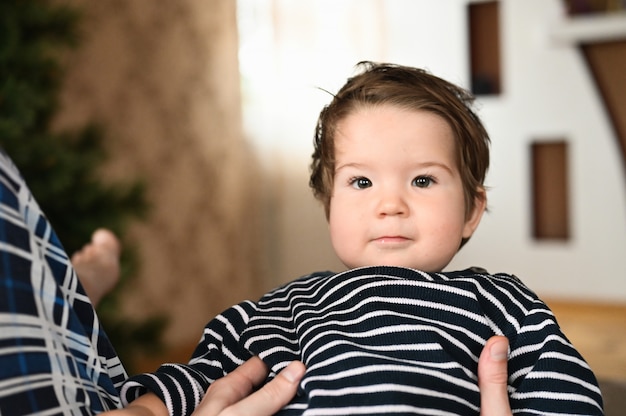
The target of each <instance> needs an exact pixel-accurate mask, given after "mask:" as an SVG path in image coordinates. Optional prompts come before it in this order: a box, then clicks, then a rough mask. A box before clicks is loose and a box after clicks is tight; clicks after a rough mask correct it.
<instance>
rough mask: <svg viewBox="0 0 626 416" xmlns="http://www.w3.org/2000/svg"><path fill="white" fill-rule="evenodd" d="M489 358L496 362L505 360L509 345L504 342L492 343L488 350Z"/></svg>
mask: <svg viewBox="0 0 626 416" xmlns="http://www.w3.org/2000/svg"><path fill="white" fill-rule="evenodd" d="M489 354H490V355H491V358H492V359H494V360H496V361H501V360H506V359H507V358H508V355H509V345H508V342H506V340H500V341H497V342H494V343H493V345H492V346H491V349H490V350H489Z"/></svg>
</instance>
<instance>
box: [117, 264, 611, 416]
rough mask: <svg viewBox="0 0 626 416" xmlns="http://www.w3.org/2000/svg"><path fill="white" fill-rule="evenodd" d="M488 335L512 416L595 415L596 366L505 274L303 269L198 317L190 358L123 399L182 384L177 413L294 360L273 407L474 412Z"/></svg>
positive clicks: (327, 411)
mask: <svg viewBox="0 0 626 416" xmlns="http://www.w3.org/2000/svg"><path fill="white" fill-rule="evenodd" d="M494 334H498V335H505V336H507V337H508V338H509V341H510V347H511V353H510V360H509V392H510V397H511V406H512V408H513V412H514V414H569V415H571V414H585V415H596V414H602V404H601V403H602V399H601V395H600V390H599V388H598V385H597V382H596V380H595V377H594V375H593V373H592V372H591V370H590V369H589V366H588V365H587V364H586V362H585V361H584V360H583V359H582V357H581V356H580V355H579V354H578V352H577V351H576V350H575V349H574V348H573V346H572V345H571V344H570V342H569V341H568V340H567V338H566V337H565V336H564V335H563V334H562V333H561V331H560V329H559V327H558V325H557V323H556V320H555V318H554V315H553V314H552V312H551V311H550V310H549V309H548V307H547V306H546V305H545V304H544V303H543V302H542V301H541V300H539V299H538V298H537V296H536V295H535V294H534V293H533V292H532V291H530V290H529V289H528V288H527V287H526V286H524V285H523V284H522V283H521V282H520V281H519V279H517V278H516V277H514V276H510V275H505V274H497V275H488V274H481V273H478V272H475V271H473V270H466V271H461V272H452V273H438V274H428V273H423V272H419V271H416V270H410V269H404V268H396V267H371V268H362V269H355V270H350V271H347V272H344V273H339V274H333V273H330V272H325V273H316V274H312V275H309V276H305V277H303V278H300V279H298V280H296V281H293V282H291V283H289V284H287V285H285V286H283V287H281V288H278V289H276V290H274V291H272V292H270V293H269V294H267V295H266V296H264V297H263V298H262V299H261V300H260V301H259V302H257V303H252V302H244V303H242V304H240V305H237V306H235V307H233V308H231V309H229V310H227V311H226V312H224V313H223V314H222V315H220V316H219V317H218V318H216V319H215V320H213V321H211V322H210V323H209V324H208V325H207V327H206V328H205V330H204V334H203V338H202V340H201V342H200V344H199V345H198V348H197V350H196V352H195V353H194V357H193V359H192V360H191V362H190V363H189V365H186V366H183V365H168V366H166V367H163V368H162V369H161V370H159V371H158V372H157V373H156V374H154V375H151V376H147V375H142V376H138V377H135V378H133V379H132V381H131V382H129V383H127V384H126V385H125V387H124V389H123V391H122V395H123V397H124V396H126V395H128V396H132V395H134V393H133V392H135V393H136V392H137V391H141V389H139V388H138V386H140V385H143V386H145V387H147V388H149V389H150V390H153V391H156V392H157V393H158V394H161V395H162V396H163V397H164V396H165V394H164V393H165V392H163V390H162V389H163V388H165V389H167V390H168V391H169V394H170V395H172V394H174V393H175V392H176V391H184V392H188V393H185V395H183V396H186V397H185V398H179V399H176V400H174V399H170V400H169V402H170V403H174V406H173V407H172V408H170V411H171V412H172V414H186V413H188V412H189V411H190V409H193V407H195V405H196V404H197V403H198V401H199V400H200V396H199V395H198V391H200V392H201V391H204V390H205V389H206V388H207V387H208V386H209V385H210V383H211V382H212V381H213V380H215V379H216V378H219V377H221V376H222V375H224V374H226V373H228V372H230V371H232V370H233V369H234V368H236V367H237V366H238V365H239V364H241V363H242V362H243V361H244V360H246V359H247V358H249V357H250V356H251V355H258V356H260V357H261V358H262V359H263V360H264V361H265V362H266V363H267V364H268V365H269V367H270V368H271V369H272V371H273V375H275V374H276V373H278V372H279V371H280V370H281V369H282V368H284V367H285V366H286V365H287V364H288V363H289V362H290V361H292V360H296V359H298V360H302V361H304V362H305V364H306V366H307V374H306V376H305V377H304V379H303V380H302V382H301V391H300V393H299V394H298V396H297V397H296V398H295V399H294V401H293V402H292V403H291V404H290V405H288V406H287V407H286V408H285V409H283V411H282V412H281V414H285V415H287V414H289V415H291V414H293V415H296V414H304V415H356V414H429V415H469V414H478V413H479V411H480V394H479V391H478V387H477V362H478V357H479V355H480V352H481V350H482V348H483V346H484V344H485V342H486V341H487V339H489V338H490V337H491V336H492V335H494ZM155 379H158V380H159V383H158V385H157V383H155V382H154V381H153V380H155ZM161 383H162V384H164V385H165V387H162V386H161ZM159 392H162V393H159ZM182 409H185V411H182ZM181 411H182V413H180V412H181Z"/></svg>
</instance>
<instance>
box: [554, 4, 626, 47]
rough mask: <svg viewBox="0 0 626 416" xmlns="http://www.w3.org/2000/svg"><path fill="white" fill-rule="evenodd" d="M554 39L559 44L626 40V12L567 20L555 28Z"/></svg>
mask: <svg viewBox="0 0 626 416" xmlns="http://www.w3.org/2000/svg"><path fill="white" fill-rule="evenodd" d="M551 35H552V39H553V40H554V41H556V42H559V43H567V44H572V43H592V42H606V41H612V40H624V39H626V12H615V13H606V14H594V15H586V16H576V17H570V18H567V19H565V20H563V21H561V22H559V23H558V24H556V25H555V26H554V28H553V29H552V31H551Z"/></svg>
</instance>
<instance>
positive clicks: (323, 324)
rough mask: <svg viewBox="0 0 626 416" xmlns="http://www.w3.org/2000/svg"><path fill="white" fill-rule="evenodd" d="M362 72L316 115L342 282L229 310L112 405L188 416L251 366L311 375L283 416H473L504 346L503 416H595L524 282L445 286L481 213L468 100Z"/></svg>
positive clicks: (440, 84)
mask: <svg viewBox="0 0 626 416" xmlns="http://www.w3.org/2000/svg"><path fill="white" fill-rule="evenodd" d="M359 68H360V69H361V72H359V73H358V74H357V75H355V76H354V77H352V78H350V79H349V80H348V82H347V83H346V84H345V85H344V86H343V87H342V88H341V89H340V90H339V92H338V93H337V95H335V96H334V97H333V99H332V101H331V103H330V104H329V105H328V106H326V107H325V108H324V109H323V110H322V112H321V114H320V117H319V120H318V124H317V128H316V132H315V150H314V153H313V161H312V165H311V180H310V184H311V187H312V188H313V192H314V194H315V196H316V197H317V198H318V199H319V200H320V201H321V202H322V203H323V205H324V209H325V212H326V217H327V219H328V224H329V230H330V237H331V242H332V245H333V248H334V250H335V252H336V254H337V256H338V257H339V258H340V259H341V261H342V262H343V263H344V264H345V265H346V266H347V268H348V270H347V271H345V272H341V273H333V272H317V273H313V274H310V275H307V276H304V277H301V278H299V279H296V280H294V281H292V282H290V283H288V284H286V285H284V286H282V287H280V288H277V289H275V290H273V291H271V292H269V293H268V294H266V295H265V296H263V297H262V298H261V299H260V300H259V301H258V302H250V301H246V302H242V303H241V304H239V305H236V306H233V307H231V308H229V309H228V310H226V311H225V312H223V313H222V314H220V315H219V316H218V317H216V318H215V319H213V320H212V321H210V322H209V323H208V324H207V326H206V327H205V328H204V331H203V334H202V338H201V340H200V343H199V345H198V346H197V349H196V350H195V352H194V354H193V357H192V359H191V361H190V362H189V363H188V364H187V365H177V364H165V365H163V366H162V367H160V368H159V369H158V370H157V371H156V372H155V373H153V374H143V375H138V376H135V377H131V379H130V380H128V381H126V383H125V384H124V385H123V386H122V390H121V395H122V401H124V402H125V403H128V402H130V401H133V400H135V399H136V398H137V397H139V396H142V395H144V394H146V393H147V392H150V394H147V395H146V396H144V397H149V398H150V399H149V400H153V399H154V398H155V396H158V398H160V400H161V402H162V404H159V406H163V405H164V406H165V407H166V408H167V410H168V411H169V412H170V414H184V415H186V414H190V413H191V412H192V411H193V410H194V409H195V408H196V407H197V406H198V405H199V403H200V401H201V400H202V396H203V394H204V392H205V391H206V390H207V388H208V387H209V386H210V385H211V384H212V383H213V382H214V381H215V380H217V379H219V378H221V377H223V376H224V375H225V374H228V373H231V372H232V371H234V370H235V369H236V368H237V367H238V366H239V365H241V364H242V363H243V362H244V361H246V360H248V359H249V358H250V357H252V356H258V357H260V358H261V359H262V360H263V361H264V362H265V363H266V364H267V365H268V367H269V368H270V369H271V371H272V373H271V374H270V379H271V378H273V377H275V376H276V374H278V373H279V372H280V371H281V370H282V369H283V368H285V367H286V366H287V364H288V363H290V362H292V361H294V360H299V361H302V362H304V364H305V365H306V368H307V370H306V374H305V375H304V377H303V378H302V381H301V383H300V392H299V394H298V395H297V396H296V397H295V398H294V399H293V400H292V401H291V403H289V404H288V405H287V406H285V407H284V408H283V410H282V411H281V413H280V414H285V415H296V414H298V415H299V414H306V415H340V414H342V415H346V414H350V415H352V414H396V415H397V414H437V415H442V414H462V415H470V414H479V412H480V407H481V403H480V395H479V390H478V385H477V366H478V357H479V355H480V352H481V350H482V349H483V347H484V346H485V344H486V342H487V340H488V339H489V338H490V337H492V336H494V335H504V336H506V337H507V338H508V340H509V344H510V354H509V363H508V364H509V377H508V390H509V396H510V405H511V409H512V411H513V413H519V414H585V415H592V414H593V415H599V414H602V413H603V411H602V398H601V394H600V390H599V388H598V385H597V381H596V379H595V377H594V375H593V373H592V371H591V370H590V368H589V366H588V365H587V363H586V362H585V361H584V360H583V358H582V357H581V356H580V354H579V353H578V352H577V351H576V350H575V349H574V347H573V346H572V345H571V344H570V342H569V341H568V340H567V338H566V337H565V335H563V333H562V332H561V330H560V329H559V326H558V324H557V322H556V320H555V318H554V316H553V314H552V312H551V311H550V310H549V308H548V307H547V306H546V305H545V304H544V303H543V302H542V301H541V300H540V299H539V298H538V297H537V296H536V295H535V294H534V293H533V292H532V291H531V290H530V289H528V288H527V287H526V286H525V285H524V284H523V283H522V282H521V281H520V280H519V279H518V278H516V277H515V276H512V275H508V274H488V273H487V272H486V271H485V270H482V269H474V268H473V269H468V270H462V271H453V272H443V270H444V269H445V267H446V266H447V265H448V264H449V262H450V261H451V260H452V258H453V257H454V256H455V254H456V253H457V252H458V250H459V249H460V248H461V247H462V246H463V245H464V244H465V243H466V242H467V241H468V240H469V239H470V238H471V236H472V234H473V233H474V231H475V230H476V228H477V227H478V225H479V223H480V220H481V217H482V215H483V213H484V211H485V210H486V206H487V196H486V190H485V186H484V180H485V175H486V172H487V168H488V165H489V137H488V135H487V132H486V131H485V129H484V127H483V125H482V123H481V121H480V120H479V118H478V117H477V116H476V114H475V113H474V112H473V111H472V109H471V104H472V100H473V97H472V96H471V95H470V94H469V93H467V92H466V91H465V90H463V89H461V88H459V87H457V86H455V85H453V84H451V83H449V82H447V81H445V80H443V79H441V78H438V77H436V76H433V75H431V74H429V73H427V72H425V71H423V70H420V69H416V68H411V67H404V66H399V65H392V64H376V63H369V62H365V63H361V64H360V65H359ZM144 397H141V398H140V399H138V400H137V401H138V402H140V401H142V400H147V399H144ZM161 402H159V403H161ZM152 403H154V402H153V401H152Z"/></svg>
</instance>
